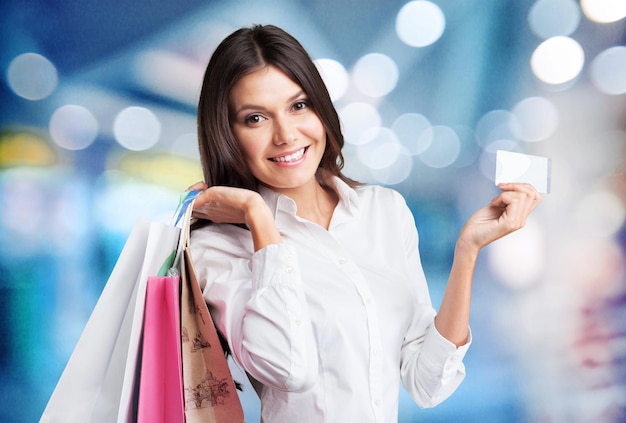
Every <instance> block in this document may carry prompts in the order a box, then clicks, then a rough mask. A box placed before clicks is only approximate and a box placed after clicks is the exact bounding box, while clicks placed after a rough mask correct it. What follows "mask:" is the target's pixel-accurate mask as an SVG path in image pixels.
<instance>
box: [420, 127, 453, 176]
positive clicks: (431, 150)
mask: <svg viewBox="0 0 626 423" xmlns="http://www.w3.org/2000/svg"><path fill="white" fill-rule="evenodd" d="M429 132H432V135H428V136H432V142H431V144H430V146H429V147H428V148H427V149H426V150H425V151H424V152H423V153H422V154H420V155H419V156H418V157H419V158H420V160H421V161H422V162H424V164H426V165H427V166H430V167H434V168H442V167H447V166H450V165H451V164H452V163H454V161H455V160H456V159H457V157H458V156H459V152H460V151H461V141H460V140H459V137H458V136H457V134H456V132H454V130H452V129H451V128H448V127H447V126H433V127H431V128H428V129H427V130H426V131H424V134H423V135H422V136H424V135H426V134H428V133H429Z"/></svg>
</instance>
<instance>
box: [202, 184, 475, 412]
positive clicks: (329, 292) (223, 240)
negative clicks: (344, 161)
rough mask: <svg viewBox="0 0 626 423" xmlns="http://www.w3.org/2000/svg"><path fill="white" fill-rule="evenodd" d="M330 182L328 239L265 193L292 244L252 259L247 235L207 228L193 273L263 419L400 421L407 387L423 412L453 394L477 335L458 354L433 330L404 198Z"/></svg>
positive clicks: (285, 201) (282, 199)
mask: <svg viewBox="0 0 626 423" xmlns="http://www.w3.org/2000/svg"><path fill="white" fill-rule="evenodd" d="M329 184H330V186H331V187H332V188H334V189H335V190H336V192H337V194H338V196H339V203H338V205H337V207H336V209H335V211H334V214H333V216H332V220H331V222H330V226H329V229H328V230H326V229H324V228H322V227H320V226H319V225H317V224H314V223H312V222H309V221H307V220H304V219H302V218H300V217H298V216H296V204H295V202H294V201H293V200H291V199H290V198H288V197H287V196H284V195H280V194H278V193H275V192H273V191H271V190H269V189H262V190H261V195H262V196H263V198H264V199H265V201H266V202H267V204H268V205H269V206H270V208H271V210H272V211H273V213H274V215H275V220H276V225H277V226H278V229H279V231H280V233H281V235H282V237H283V241H284V242H283V244H277V245H269V246H267V247H265V248H263V249H261V250H259V251H257V252H256V253H255V252H254V248H253V245H252V238H251V235H250V232H249V231H247V230H245V229H242V228H240V227H237V226H234V225H225V224H224V225H209V226H207V227H204V228H202V229H198V230H196V231H194V232H193V233H192V235H191V248H192V250H191V251H192V257H193V262H194V269H195V272H196V274H197V276H198V280H199V281H200V284H201V286H202V287H203V292H204V296H205V298H206V300H207V302H208V303H209V305H210V308H211V313H212V315H213V318H214V319H215V323H216V325H217V327H218V329H219V330H220V331H221V332H222V333H223V334H224V336H225V337H226V339H227V340H228V343H229V345H230V348H231V351H232V353H233V355H234V358H235V360H236V361H237V363H238V364H239V365H240V366H241V367H242V368H243V369H245V371H246V372H247V373H248V374H249V376H250V377H251V378H252V379H253V383H254V380H256V381H257V382H260V384H261V385H262V386H261V387H260V389H259V395H260V398H261V408H262V411H261V415H262V419H263V421H265V422H267V423H281V422H285V423H293V422H298V423H306V422H360V423H363V422H396V421H397V419H398V399H399V389H400V382H402V383H403V385H404V387H405V389H406V390H407V392H408V393H409V394H410V395H411V396H412V398H413V399H414V400H415V401H416V402H417V404H418V405H420V406H421V407H432V406H435V405H437V404H438V403H440V402H441V401H443V400H444V399H445V398H447V397H448V396H449V395H451V394H452V392H454V390H455V389H456V388H457V387H458V385H459V384H460V383H461V381H462V380H463V378H464V376H465V368H464V365H463V362H462V359H463V357H464V356H465V353H466V351H467V349H468V347H469V345H470V343H471V335H470V337H469V338H468V341H467V343H466V344H465V345H464V346H462V347H460V348H456V347H455V345H454V344H452V343H451V342H449V341H448V340H446V339H445V338H443V337H442V336H441V335H440V334H439V333H438V332H437V330H436V329H435V326H434V316H435V310H434V309H433V307H432V305H431V300H430V296H429V293H428V287H427V284H426V280H425V277H424V272H423V270H422V266H421V262H420V257H419V252H418V234H417V230H416V228H415V223H414V220H413V216H412V214H411V212H410V210H409V208H408V206H407V205H406V202H405V200H404V199H403V198H402V196H401V195H400V194H399V193H397V192H396V191H394V190H391V189H389V188H383V187H379V186H365V187H360V188H357V189H356V190H355V189H352V188H350V187H349V186H348V185H346V184H345V183H344V182H343V181H341V180H340V179H338V178H333V179H332V180H331V181H329ZM254 384H255V386H258V385H259V384H258V383H254Z"/></svg>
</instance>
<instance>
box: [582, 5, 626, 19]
mask: <svg viewBox="0 0 626 423" xmlns="http://www.w3.org/2000/svg"><path fill="white" fill-rule="evenodd" d="M580 7H581V8H582V10H583V13H584V14H585V16H587V18H589V19H590V20H592V21H594V22H598V23H610V22H617V21H619V20H620V19H622V18H624V17H626V1H624V0H580Z"/></svg>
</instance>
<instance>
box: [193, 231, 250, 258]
mask: <svg viewBox="0 0 626 423" xmlns="http://www.w3.org/2000/svg"><path fill="white" fill-rule="evenodd" d="M190 244H191V250H192V252H194V251H195V252H198V253H200V251H202V252H207V251H213V252H214V253H220V252H221V253H223V254H225V255H233V256H237V257H245V256H248V255H250V256H251V255H252V252H253V251H254V248H253V245H252V237H251V236H250V231H248V230H247V229H244V228H241V227H239V226H236V225H230V224H209V225H206V226H203V227H201V228H198V229H195V230H193V231H192V232H191V237H190Z"/></svg>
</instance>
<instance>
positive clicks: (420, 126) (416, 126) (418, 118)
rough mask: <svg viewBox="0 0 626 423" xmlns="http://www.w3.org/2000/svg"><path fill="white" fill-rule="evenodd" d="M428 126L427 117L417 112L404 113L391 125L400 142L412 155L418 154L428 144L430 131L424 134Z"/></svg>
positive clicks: (430, 139)
mask: <svg viewBox="0 0 626 423" xmlns="http://www.w3.org/2000/svg"><path fill="white" fill-rule="evenodd" d="M430 127H431V125H430V122H429V121H428V119H426V118H425V117H424V116H422V115H420V114H418V113H405V114H403V115H402V116H400V117H398V118H397V119H396V120H395V121H394V122H393V125H391V129H392V130H393V131H394V132H395V133H396V136H397V137H398V139H399V140H400V143H401V144H402V145H403V146H404V148H406V150H407V151H408V152H409V154H412V155H417V154H420V153H422V152H424V150H426V149H427V148H428V146H430V143H431V142H432V132H428V133H426V134H424V132H425V131H426V130H427V129H428V128H430ZM422 135H425V136H424V137H422Z"/></svg>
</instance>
